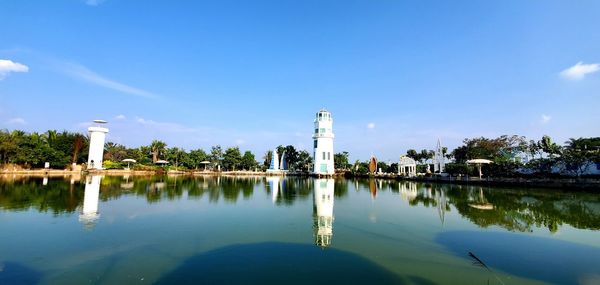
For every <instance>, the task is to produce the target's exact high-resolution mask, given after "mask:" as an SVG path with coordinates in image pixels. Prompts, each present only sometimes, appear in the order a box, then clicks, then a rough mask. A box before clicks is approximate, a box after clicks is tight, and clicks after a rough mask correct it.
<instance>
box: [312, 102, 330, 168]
mask: <svg viewBox="0 0 600 285" xmlns="http://www.w3.org/2000/svg"><path fill="white" fill-rule="evenodd" d="M333 138H334V135H333V119H332V118H331V113H329V112H328V111H327V110H325V109H321V110H320V111H319V112H318V113H317V115H316V117H315V132H314V134H313V150H314V151H313V160H314V163H315V165H314V167H313V173H315V174H318V175H333V174H334V173H335V168H334V166H333Z"/></svg>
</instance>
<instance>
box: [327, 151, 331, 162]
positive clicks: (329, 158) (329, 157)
mask: <svg viewBox="0 0 600 285" xmlns="http://www.w3.org/2000/svg"><path fill="white" fill-rule="evenodd" d="M327 160H331V152H327Z"/></svg>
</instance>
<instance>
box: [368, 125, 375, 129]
mask: <svg viewBox="0 0 600 285" xmlns="http://www.w3.org/2000/svg"><path fill="white" fill-rule="evenodd" d="M374 128H375V123H368V124H367V129H371V130H372V129H374Z"/></svg>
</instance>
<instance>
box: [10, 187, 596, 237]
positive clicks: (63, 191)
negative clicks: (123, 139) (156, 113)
mask: <svg viewBox="0 0 600 285" xmlns="http://www.w3.org/2000/svg"><path fill="white" fill-rule="evenodd" d="M42 180H43V179H42V178H40V177H13V176H10V177H5V176H4V177H1V178H0V208H1V209H3V210H8V211H25V210H29V209H35V210H38V211H40V212H51V213H53V214H54V215H60V214H63V213H74V212H76V211H78V209H80V208H81V207H82V205H83V199H84V193H85V178H82V177H70V176H65V177H58V178H49V180H48V183H47V185H45V186H44V185H43V183H42ZM100 183H101V186H100V193H99V199H100V201H108V200H111V199H118V198H119V197H121V196H124V195H133V196H137V197H145V199H146V201H147V202H148V203H155V202H158V201H161V200H174V199H181V198H182V197H184V195H186V198H187V199H201V198H203V197H208V201H209V202H211V203H217V202H220V201H223V202H225V203H230V204H235V203H237V202H238V201H239V200H240V199H250V198H251V197H252V195H253V194H254V193H255V191H264V192H265V193H266V194H268V195H269V196H270V197H272V198H273V201H274V204H275V205H277V206H285V205H292V204H293V203H295V202H296V201H299V200H306V199H309V198H311V197H312V193H313V190H314V187H315V185H314V179H311V178H296V177H284V178H281V179H279V181H278V182H277V190H278V192H277V193H273V190H274V187H275V186H274V184H272V183H271V184H270V183H268V182H267V179H266V178H265V177H247V176H245V177H230V176H221V177H216V176H199V177H189V176H149V177H144V176H131V177H129V176H125V177H124V176H104V177H103V178H102V180H101V182H100ZM333 183H334V185H335V187H334V196H335V198H336V199H337V198H343V197H345V196H347V195H348V191H349V190H348V189H349V188H353V189H354V191H368V192H369V194H370V196H371V197H373V198H375V197H379V196H380V192H386V191H391V192H393V193H397V194H398V195H399V197H400V198H401V199H403V200H405V201H407V203H408V204H409V205H410V206H414V207H425V208H432V210H435V211H437V212H438V215H439V217H440V221H441V222H442V223H443V222H444V217H445V214H446V212H448V211H457V212H458V213H459V214H460V215H462V216H463V217H465V218H466V219H468V220H470V221H471V222H473V223H474V224H476V225H478V226H480V227H489V226H492V225H496V226H500V227H503V228H505V229H507V230H511V231H522V232H528V231H532V229H533V228H534V227H544V228H547V229H548V230H549V231H551V232H555V231H557V230H558V228H559V227H560V226H561V225H570V226H573V227H575V228H578V229H592V230H598V229H600V197H599V196H598V195H597V194H593V193H583V192H567V191H559V190H551V189H537V190H536V189H520V188H499V187H494V188H490V187H479V186H477V187H476V186H466V185H450V184H427V183H414V182H404V181H395V180H374V179H372V180H369V179H355V180H347V179H335V180H334V182H333ZM354 191H353V192H354ZM386 197H387V196H386Z"/></svg>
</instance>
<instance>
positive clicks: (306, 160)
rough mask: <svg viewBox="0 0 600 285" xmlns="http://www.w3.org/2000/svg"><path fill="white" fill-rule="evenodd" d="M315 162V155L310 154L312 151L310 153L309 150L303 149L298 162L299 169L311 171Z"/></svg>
mask: <svg viewBox="0 0 600 285" xmlns="http://www.w3.org/2000/svg"><path fill="white" fill-rule="evenodd" d="M312 164H313V157H312V156H311V155H310V153H308V151H306V150H301V151H300V152H299V153H298V163H297V168H296V169H298V170H302V171H310V166H311V165H312Z"/></svg>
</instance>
